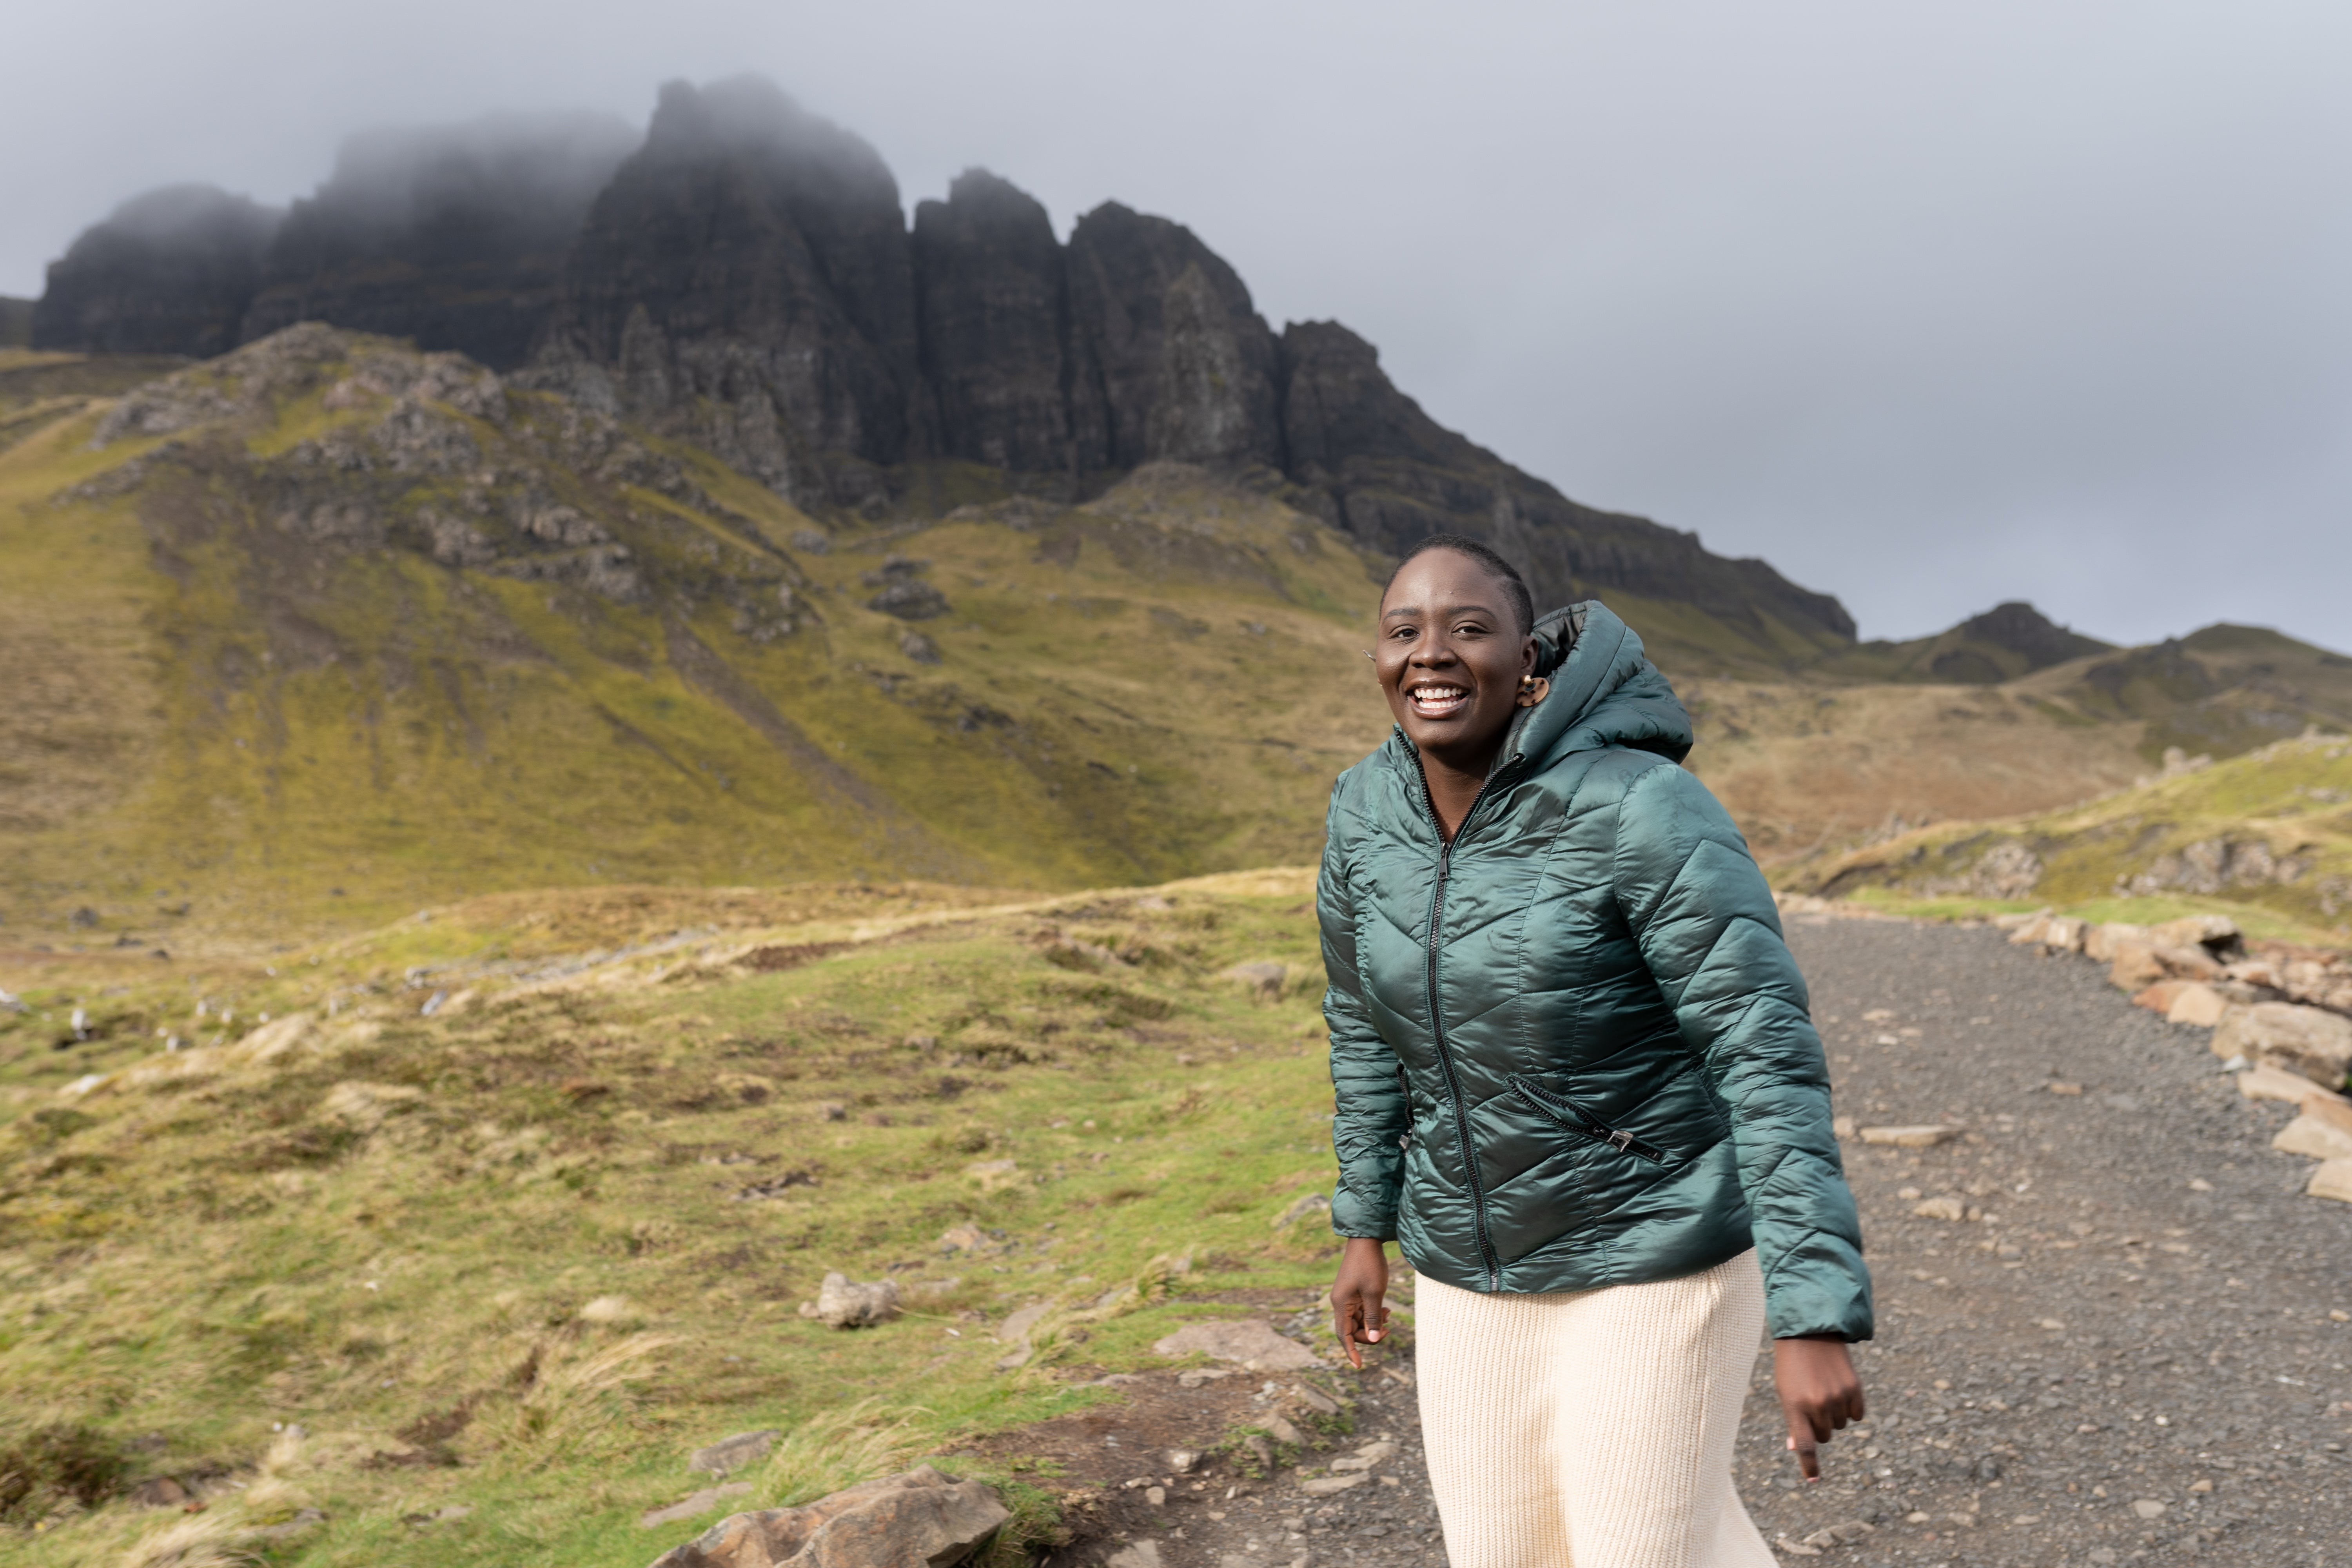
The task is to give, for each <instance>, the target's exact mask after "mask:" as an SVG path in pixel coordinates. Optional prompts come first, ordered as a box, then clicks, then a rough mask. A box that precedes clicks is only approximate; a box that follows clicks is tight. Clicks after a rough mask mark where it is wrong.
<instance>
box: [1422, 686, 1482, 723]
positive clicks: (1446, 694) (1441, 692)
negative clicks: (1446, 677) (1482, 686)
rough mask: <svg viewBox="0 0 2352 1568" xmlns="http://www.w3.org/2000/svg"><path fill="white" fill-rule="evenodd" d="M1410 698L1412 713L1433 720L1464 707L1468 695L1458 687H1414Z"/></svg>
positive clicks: (1466, 691) (1468, 697) (1468, 699)
mask: <svg viewBox="0 0 2352 1568" xmlns="http://www.w3.org/2000/svg"><path fill="white" fill-rule="evenodd" d="M1469 701H1470V693H1469V692H1468V690H1466V689H1464V688H1462V687H1459V686H1416V687H1414V688H1413V689H1412V707H1413V711H1414V712H1416V713H1420V714H1423V715H1424V716H1427V717H1432V718H1434V717H1437V716H1438V715H1441V714H1446V713H1451V712H1453V711H1454V710H1456V709H1459V708H1462V707H1465V706H1466V705H1467V704H1468V703H1469Z"/></svg>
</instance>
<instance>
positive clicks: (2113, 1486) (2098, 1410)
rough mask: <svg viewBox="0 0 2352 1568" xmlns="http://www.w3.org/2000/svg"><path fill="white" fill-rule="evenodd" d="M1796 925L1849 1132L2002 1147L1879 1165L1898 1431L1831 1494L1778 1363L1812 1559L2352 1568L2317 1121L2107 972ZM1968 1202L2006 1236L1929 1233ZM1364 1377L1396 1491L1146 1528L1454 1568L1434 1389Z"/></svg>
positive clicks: (1794, 1486)
mask: <svg viewBox="0 0 2352 1568" xmlns="http://www.w3.org/2000/svg"><path fill="white" fill-rule="evenodd" d="M1790 940H1791V942H1792V944H1793V945H1794V947H1795V948H1796V952H1797V955H1798V957H1799V959H1800V960H1801V963H1803V965H1804V969H1805V973H1806V974H1807V975H1808V977H1809V978H1810V979H1811V984H1812V987H1813V1004H1814V1011H1815V1016H1816V1017H1817V1018H1819V1019H1820V1021H1821V1023H1822V1034H1823V1037H1824V1039H1825V1040H1826V1042H1827V1044H1828V1047H1829V1051H1830V1058H1831V1066H1832V1073H1833V1076H1834V1078H1835V1080H1836V1084H1837V1090H1838V1104H1837V1109H1838V1111H1839V1113H1840V1114H1841V1115H1843V1116H1848V1117H1852V1118H1853V1120H1854V1121H1857V1122H1859V1123H1860V1124H1862V1125H1864V1126H1869V1125H1873V1124H1896V1123H1911V1122H1932V1121H1945V1120H1950V1121H1960V1122H1964V1123H1966V1124H1967V1126H1968V1127H1969V1132H1968V1133H1967V1135H1966V1136H1965V1137H1963V1138H1960V1139H1958V1140H1954V1141H1952V1142H1947V1143H1945V1144H1943V1145H1941V1146H1939V1147H1937V1148H1935V1149H1929V1150H1899V1149H1889V1148H1883V1147H1865V1146H1864V1145H1863V1144H1862V1143H1860V1142H1848V1143H1847V1145H1846V1149H1847V1155H1848V1166H1849V1170H1850V1173H1851V1174H1852V1177H1853V1185H1854V1190H1855V1194H1856V1196H1857V1197H1858V1199H1859V1200H1860V1202H1861V1205H1862V1213H1863V1223H1864V1236H1865V1237H1866V1240H1867V1243H1868V1247H1869V1258H1870V1261H1871V1267H1872V1270H1873V1273H1874V1278H1875V1279H1876V1282H1877V1290H1878V1306H1879V1337H1878V1339H1877V1340H1876V1342H1874V1343H1872V1344H1870V1345H1868V1346H1866V1347H1864V1348H1863V1349H1862V1351H1861V1352H1860V1354H1859V1357H1858V1360H1859V1363H1860V1365H1861V1368H1862V1373H1863V1378H1864V1384H1865V1387H1866V1388H1867V1390H1868V1394H1869V1400H1870V1407H1871V1420H1870V1421H1869V1422H1868V1423H1867V1424H1866V1425H1865V1426H1863V1427H1861V1428H1858V1429H1856V1430H1855V1431H1854V1432H1853V1433H1852V1434H1851V1435H1850V1436H1845V1437H1842V1438H1841V1439H1840V1440H1839V1441H1838V1442H1837V1443H1835V1444H1833V1445H1832V1447H1830V1448H1829V1449H1828V1450H1826V1451H1825V1453H1824V1455H1823V1461H1824V1463H1823V1468H1824V1470H1825V1472H1826V1474H1827V1478H1828V1479H1825V1480H1824V1481H1823V1482H1822V1484H1821V1485H1820V1486H1818V1487H1814V1488H1811V1489H1800V1487H1799V1485H1798V1483H1797V1481H1796V1479H1795V1475H1794V1468H1793V1466H1792V1464H1791V1463H1790V1460H1789V1458H1788V1457H1787V1456H1786V1454H1785V1453H1784V1452H1783V1451H1782V1449H1781V1447H1780V1414H1779V1407H1778V1405H1777V1402H1776V1401H1775V1400H1774V1399H1773V1397H1772V1393H1771V1383H1770V1359H1769V1352H1768V1353H1766V1354H1764V1355H1760V1356H1759V1360H1758V1363H1757V1379H1756V1386H1755V1393H1754V1394H1752V1395H1751V1397H1750V1402H1749V1405H1748V1419H1747V1422H1746V1424H1745V1426H1743V1428H1742V1435H1741V1442H1740V1447H1739V1453H1738V1482H1739V1489H1740V1492H1741V1495H1742V1496H1743V1497H1744V1498H1746V1499H1747V1500H1748V1507H1749V1509H1750V1510H1751V1511H1752V1512H1753V1513H1754V1515H1755V1517H1756V1521H1757V1523H1758V1525H1759V1527H1761V1528H1762V1530H1763V1531H1764V1533H1765V1536H1766V1538H1767V1539H1768V1540H1771V1541H1772V1542H1774V1544H1775V1548H1776V1550H1777V1551H1778V1552H1780V1555H1781V1557H1782V1560H1783V1561H1784V1562H1789V1563H1795V1562H1797V1561H1800V1560H1801V1559H1806V1558H1816V1557H1817V1558H1820V1559H1822V1568H1833V1565H1835V1564H1839V1563H1848V1564H1853V1565H1855V1568H1863V1565H1874V1568H1875V1565H1885V1568H1895V1565H1897V1564H1901V1565H1905V1568H1908V1565H1912V1564H1919V1565H1923V1568H1924V1565H1930V1564H1937V1563H1943V1564H1950V1565H1953V1568H1958V1565H1959V1564H1963V1563H1966V1564H1988V1565H1991V1564H2015V1565H2017V1568H2057V1565H2061V1564H2101V1565H2104V1564H2110V1563H2137V1562H2158V1561H2170V1560H2173V1559H2178V1558H2189V1557H2196V1558H2200V1559H2201V1560H2203V1561H2206V1562H2210V1563H2246V1564H2261V1565H2263V1568H2305V1565H2309V1568H2334V1565H2337V1564H2344V1565H2352V1502H2347V1498H2346V1495H2345V1494H2346V1490H2347V1483H2352V1463H2347V1454H2346V1452H2345V1449H2346V1447H2347V1443H2352V1374H2347V1371H2346V1366H2347V1363H2352V1322H2347V1321H2345V1318H2344V1317H2343V1316H2342V1315H2341V1314H2345V1313H2352V1205H2339V1204H2334V1203H2329V1202H2326V1201H2325V1200H2322V1199H2316V1198H2310V1197H2305V1196H2304V1195H2303V1194H2302V1185H2303V1182H2304V1180H2305V1176H2306V1175H2307V1173H2308V1172H2309V1170H2310V1163H2309V1162H2307V1161H2305V1160H2303V1159H2300V1158H2296V1157H2294V1156H2289V1155H2284V1154H2277V1153H2273V1152H2272V1151H2271V1150H2270V1148H2269V1146H2268V1145H2269V1142H2270V1139H2271V1136H2272V1134H2273V1132H2274V1131H2276V1130H2277V1129H2278V1127H2280V1126H2281V1125H2283V1124H2284V1121H2286V1120H2287V1119H2288V1114H2289V1113H2288V1111H2287V1110H2286V1108H2284V1106H2278V1105H2274V1104H2269V1103H2262V1104H2256V1103H2251V1102H2248V1101H2246V1100H2242V1099H2241V1098H2240V1097H2239V1096H2238V1094H2237V1092H2236V1089H2235V1086H2234V1084H2233V1083H2232V1082H2231V1079H2228V1078H2226V1077H2224V1076H2222V1075H2221V1074H2220V1073H2219V1072H2218V1071H2217V1070H2216V1069H2217V1067H2218V1064H2217V1063H2216V1062H2215V1061H2214V1059H2213V1058H2212V1056H2211V1054H2210V1051H2209V1050H2208V1049H2207V1047H2206V1032H2205V1031H2203V1030H2200V1029H2191V1028H2187V1027H2182V1026H2174V1025H2170V1024H2167V1023H2165V1022H2163V1021H2162V1020H2161V1019H2159V1018H2158V1017H2156V1016H2154V1015H2152V1014H2148V1013H2146V1012H2144V1011H2141V1010H2139V1009H2136V1008H2134V1007H2132V1006H2130V1005H2128V1004H2127V1003H2126V1001H2125V999H2124V998H2123V996H2122V995H2121V994H2119V993H2118V992H2116V990H2114V989H2113V988H2112V987H2110V986H2109V985H2108V984H2106V981H2105V976H2104V974H2103V973H2101V971H2100V970H2099V969H2098V968H2097V967H2096V966H2095V965H2093V964H2091V963H2086V962H2084V961H2083V960H2080V959H2074V958H2067V957H2050V958H2043V957H2039V956H2036V955H2034V953H2033V952H2032V951H2030V950H2024V949H2018V948H2012V947H2011V946H2009V945H2008V944H2007V942H2005V941H2004V940H2003V938H2002V936H2001V934H2000V932H1998V931H1986V930H1959V929H1954V928H1950V927H1942V926H1927V925H1916V926H1915V925H1912V924H1909V923H1907V922H1903V921H1848V920H1838V921H1831V920H1828V919H1827V918H1824V917H1818V916H1816V917H1802V916H1801V917H1798V918H1797V919H1796V920H1795V921H1794V922H1793V924H1792V926H1791V930H1790ZM2053 1083H2055V1084H2060V1085H2065V1086H2074V1087H2077V1088H2079V1089H2080V1092H2079V1093H2073V1094H2070V1093H2065V1092H2063V1091H2059V1092H2053V1089H2052V1087H2051V1086H2052V1085H2053ZM1938 1197H1948V1198H1955V1199H1958V1203H1959V1205H1961V1206H1962V1207H1963V1208H1967V1207H1973V1208H1975V1209H1976V1210H1979V1211H1980V1212H1981V1215H1982V1217H1981V1218H1979V1219H1977V1220H1973V1221H1971V1220H1967V1219H1961V1220H1945V1219H1937V1218H1927V1217H1920V1216H1917V1215H1914V1213H1913V1212H1912V1211H1913V1209H1914V1207H1915V1205H1918V1204H1919V1203H1921V1202H1924V1201H1929V1200H1933V1199H1935V1198H1938ZM1392 1364H1395V1365H1398V1366H1399V1368H1400V1370H1402V1368H1403V1367H1404V1366H1407V1365H1409V1360H1401V1361H1400V1362H1398V1363H1392ZM1358 1386H1359V1388H1360V1396H1361V1404H1360V1408H1359V1412H1358V1429H1359V1431H1360V1434H1362V1436H1363V1438H1364V1439H1370V1437H1373V1436H1381V1435H1387V1436H1392V1437H1393V1438H1395V1439H1396V1440H1397V1441H1398V1442H1399V1444H1400V1446H1401V1449H1402V1452H1401V1453H1400V1454H1399V1455H1398V1457H1397V1458H1396V1459H1395V1460H1394V1461H1393V1462H1392V1463H1391V1464H1386V1465H1383V1466H1381V1468H1382V1469H1383V1470H1384V1471H1387V1472H1388V1473H1389V1474H1390V1475H1391V1476H1392V1477H1393V1478H1394V1480H1393V1481H1391V1482H1390V1483H1388V1484H1384V1485H1381V1486H1379V1487H1373V1486H1364V1487H1360V1488H1358V1489H1354V1490H1352V1491H1349V1492H1345V1493H1342V1494H1340V1495H1339V1496H1337V1497H1333V1498H1328V1499H1314V1498H1304V1497H1301V1496H1299V1495H1298V1494H1297V1492H1296V1490H1295V1488H1294V1487H1293V1486H1291V1485H1289V1484H1286V1483H1276V1484H1274V1485H1271V1486H1262V1487H1257V1488H1248V1487H1244V1488H1243V1489H1241V1490H1240V1491H1239V1493H1238V1494H1237V1495H1234V1497H1232V1498H1230V1499H1229V1500H1224V1499H1221V1500H1220V1501H1222V1502H1223V1506H1222V1507H1216V1508H1215V1509H1214V1513H1215V1515H1216V1517H1209V1514H1210V1509H1209V1508H1208V1507H1207V1506H1202V1507H1199V1508H1197V1509H1188V1510H1185V1512H1186V1513H1187V1515H1188V1516H1189V1517H1188V1518H1187V1520H1186V1521H1185V1524H1186V1527H1185V1528H1184V1529H1183V1530H1181V1532H1179V1533H1176V1534H1173V1535H1171V1536H1163V1537H1161V1538H1160V1540H1159V1541H1158V1542H1156V1543H1155V1542H1153V1541H1152V1540H1151V1537H1150V1535H1149V1534H1147V1533H1145V1532H1142V1531H1137V1532H1135V1533H1134V1534H1130V1535H1129V1542H1139V1544H1141V1545H1142V1546H1144V1547H1145V1548H1147V1549H1148V1552H1149V1554H1150V1559H1151V1561H1154V1562H1156V1563H1161V1564H1165V1565H1166V1568H1192V1565H1193V1564H1202V1565H1206V1568H1271V1565H1276V1564H1284V1565H1295V1564H1302V1563H1303V1564H1306V1565H1307V1568H1327V1565H1336V1564H1341V1563H1346V1564H1356V1565H1360V1568H1391V1565H1394V1568H1407V1565H1411V1568H1423V1565H1430V1568H1434V1565H1438V1564H1443V1563H1444V1561H1445V1559H1444V1551H1443V1548H1442V1546H1441V1545H1439V1544H1438V1543H1437V1542H1436V1541H1435V1538H1434V1533H1433V1531H1434V1514H1433V1509H1432V1506H1431V1503H1430V1500H1429V1496H1428V1491H1427V1483H1426V1480H1425V1479H1424V1478H1423V1471H1422V1468H1421V1465H1420V1462H1419V1443H1418V1436H1419V1434H1418V1430H1417V1426H1416V1422H1415V1418H1414V1412H1413V1398H1412V1393H1411V1392H1410V1390H1409V1389H1407V1388H1405V1387H1403V1386H1402V1385H1401V1384H1399V1383H1398V1382H1397V1381H1396V1380H1395V1379H1394V1378H1382V1377H1376V1376H1367V1377H1365V1378H1363V1379H1362V1380H1360V1383H1359V1384H1358ZM1214 1496H1215V1494H1214V1493H1211V1494H1209V1496H1208V1497H1204V1498H1203V1499H1202V1503H1203V1505H1206V1504H1208V1503H1209V1501H1210V1498H1213V1497H1214ZM1108 1549H1109V1543H1108V1542H1105V1543H1104V1546H1103V1548H1102V1550H1103V1551H1104V1552H1108ZM1129 1550H1133V1548H1132V1547H1130V1548H1129ZM1086 1555H1087V1557H1089V1558H1091V1559H1093V1560H1095V1561H1102V1560H1104V1558H1103V1557H1102V1556H1098V1555H1097V1553H1095V1552H1087V1553H1086ZM1111 1560H1113V1561H1120V1559H1116V1558H1114V1559H1111ZM1139 1560H1140V1559H1139V1558H1128V1559H1125V1560H1124V1561H1126V1562H1129V1563H1134V1562H1138V1561H1139ZM1531 1568H1533V1565H1531Z"/></svg>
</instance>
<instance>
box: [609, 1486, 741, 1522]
mask: <svg viewBox="0 0 2352 1568" xmlns="http://www.w3.org/2000/svg"><path fill="white" fill-rule="evenodd" d="M750 1490H751V1482H749V1481H730V1482H728V1483H727V1484H726V1485H725V1486H721V1487H705V1488H703V1489H701V1490H700V1491H698V1492H695V1493H693V1494H691V1495H689V1496H687V1497H683V1498H680V1499H679V1500H677V1501H676V1502H674V1503H672V1504H670V1505H669V1506H668V1507H667V1508H656V1509H649V1510H646V1512H644V1513H641V1514H639V1515H638V1516H637V1528H638V1529H639V1530H659V1529H660V1528H661V1527H662V1526H663V1525H665V1524H683V1523H685V1522H686V1521H688V1520H689V1519H699V1518H701V1517H702V1516H703V1515H704V1514H706V1513H709V1511H710V1510H712V1509H714V1508H717V1507H718V1506H719V1504H720V1503H722V1502H725V1501H726V1500H728V1499H729V1498H731V1497H741V1496H742V1495H743V1494H744V1493H746V1492H748V1491H750Z"/></svg>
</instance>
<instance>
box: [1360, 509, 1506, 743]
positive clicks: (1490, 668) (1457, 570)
mask: <svg viewBox="0 0 2352 1568" xmlns="http://www.w3.org/2000/svg"><path fill="white" fill-rule="evenodd" d="M1374 658H1376V660H1377V661H1378V663H1379V666H1380V672H1381V693H1382V694H1383V695H1385V696H1386V697H1387V698H1388V700H1389V711H1390V712H1391V713H1393V714H1394V715H1396V721H1397V722H1398V723H1399V724H1401V725H1402V726H1403V727H1404V732H1405V737H1406V738H1407V739H1408V740H1410V741H1412V743H1413V744H1414V745H1415V746H1417V747H1419V748H1420V749H1422V750H1423V751H1424V752H1436V753H1437V754H1438V755H1439V756H1440V757H1441V758H1444V759H1445V760H1446V761H1447V762H1448V763H1453V764H1454V765H1458V766H1474V765H1475V766H1477V767H1479V768H1482V769H1483V767H1484V759H1485V758H1486V757H1487V756H1491V754H1492V752H1493V749H1494V748H1495V747H1496V746H1497V745H1499V744H1500V743H1501V742H1502V738H1503V731H1505V730H1507V729H1508V728H1509V727H1510V722H1511V712H1512V710H1513V709H1514V708H1515V707H1516V706H1517V700H1518V694H1519V679H1520V678H1521V677H1522V676H1525V675H1528V674H1531V673H1533V671H1534V669H1535V663H1536V645H1535V639H1534V638H1533V637H1529V636H1528V635H1527V634H1526V633H1525V632H1522V631H1521V630H1519V626H1518V617H1517V616H1516V615H1515V614H1514V613H1513V611H1512V605H1511V599H1510V595H1508V594H1507V593H1506V592H1505V591H1504V588H1503V584H1501V583H1499V582H1497V581H1496V579H1495V577H1494V576H1493V575H1492V574H1489V573H1488V572H1487V570H1486V567H1484V566H1483V565H1481V564H1479V563H1477V562H1475V561H1474V560H1472V559H1471V558H1470V557H1469V556H1467V555H1464V554H1461V553H1459V552H1455V551H1452V550H1432V551H1429V552H1425V553H1423V554H1420V555H1416V556H1414V557H1413V558H1412V560H1411V561H1408V562H1406V563H1405V564H1404V570H1402V572H1399V573H1398V574H1397V576H1396V581H1395V582H1393V583H1391V584H1389V591H1388V593H1387V594H1385V595H1382V596H1381V641H1380V649H1379V652H1378V653H1377V654H1376V655H1375V656H1374Z"/></svg>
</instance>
